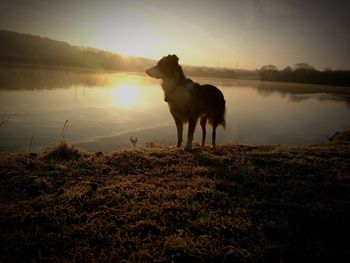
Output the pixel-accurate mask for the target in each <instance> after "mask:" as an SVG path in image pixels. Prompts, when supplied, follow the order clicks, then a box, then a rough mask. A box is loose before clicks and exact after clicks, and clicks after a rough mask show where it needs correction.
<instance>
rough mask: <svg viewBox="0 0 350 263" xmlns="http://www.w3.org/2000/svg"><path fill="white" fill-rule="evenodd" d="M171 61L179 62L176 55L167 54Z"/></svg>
mask: <svg viewBox="0 0 350 263" xmlns="http://www.w3.org/2000/svg"><path fill="white" fill-rule="evenodd" d="M169 57H170V59H171V61H174V62H175V63H178V62H179V58H178V57H177V56H176V55H169Z"/></svg>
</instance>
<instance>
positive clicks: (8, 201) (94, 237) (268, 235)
mask: <svg viewBox="0 0 350 263" xmlns="http://www.w3.org/2000/svg"><path fill="white" fill-rule="evenodd" d="M349 149H350V144H349V143H348V142H333V143H327V144H321V145H311V146H303V147H296V148H292V147H283V146H243V145H230V146H221V147H218V148H217V149H212V148H210V147H208V148H204V149H201V148H195V149H194V150H193V151H192V152H185V151H182V150H178V149H175V148H166V147H153V148H147V149H144V148H137V147H135V148H133V149H131V150H120V151H116V152H111V153H102V152H97V153H94V154H92V153H84V152H81V151H80V150H79V149H75V148H74V147H72V146H70V145H69V144H68V143H67V142H65V141H63V142H62V143H60V144H59V145H57V146H56V147H53V148H51V149H50V150H46V151H45V152H44V153H39V154H35V153H32V154H24V155H23V154H22V155H19V154H18V155H12V156H4V157H2V160H1V163H0V173H1V176H0V261H2V262H11V261H23V262H31V261H50V262H51V261H57V262H61V261H73V262H75V261H79V262H91V261H97V262H110V261H112V262H123V261H131V262H153V261H156V262H216V261H224V262H311V261H318V262H346V261H348V260H349V259H350V253H349V246H348V243H349V242H348V240H349V234H350V224H349V222H350V174H349V170H350V169H349V168H350V161H349V160H350V158H349V157H350V151H349ZM348 262H349V261H348Z"/></svg>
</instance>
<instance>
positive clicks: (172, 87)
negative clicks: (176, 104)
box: [161, 78, 193, 102]
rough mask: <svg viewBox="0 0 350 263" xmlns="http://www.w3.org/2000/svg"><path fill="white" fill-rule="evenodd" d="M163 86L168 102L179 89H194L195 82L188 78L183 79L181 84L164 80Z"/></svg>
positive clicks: (165, 98)
mask: <svg viewBox="0 0 350 263" xmlns="http://www.w3.org/2000/svg"><path fill="white" fill-rule="evenodd" d="M161 86H162V88H163V91H164V95H165V97H164V100H165V101H166V102H168V101H169V100H170V98H171V96H172V94H173V93H174V92H175V91H176V90H177V89H189V88H191V87H193V81H192V80H191V79H188V78H184V79H182V81H181V82H179V81H173V80H172V79H163V81H162V84H161Z"/></svg>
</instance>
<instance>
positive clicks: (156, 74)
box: [146, 66, 162, 79]
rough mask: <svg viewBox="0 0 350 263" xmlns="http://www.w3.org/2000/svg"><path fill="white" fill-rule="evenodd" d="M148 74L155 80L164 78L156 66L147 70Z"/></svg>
mask: <svg viewBox="0 0 350 263" xmlns="http://www.w3.org/2000/svg"><path fill="white" fill-rule="evenodd" d="M146 73H147V75H148V76H150V77H152V78H155V79H160V78H161V77H162V75H161V73H160V70H159V68H158V66H154V67H152V68H149V69H147V70H146Z"/></svg>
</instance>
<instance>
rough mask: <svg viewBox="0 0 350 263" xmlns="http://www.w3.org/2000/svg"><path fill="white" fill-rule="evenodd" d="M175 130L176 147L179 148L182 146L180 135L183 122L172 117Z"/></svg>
mask: <svg viewBox="0 0 350 263" xmlns="http://www.w3.org/2000/svg"><path fill="white" fill-rule="evenodd" d="M173 117H174V120H175V124H176V129H177V144H176V147H181V144H182V133H183V125H184V124H183V122H182V120H181V119H180V118H178V117H176V116H173Z"/></svg>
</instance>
